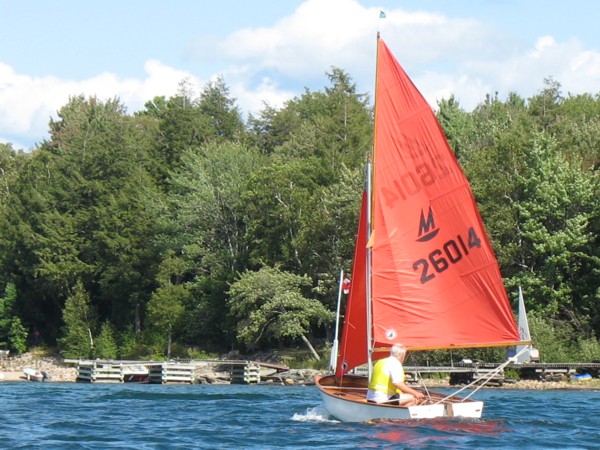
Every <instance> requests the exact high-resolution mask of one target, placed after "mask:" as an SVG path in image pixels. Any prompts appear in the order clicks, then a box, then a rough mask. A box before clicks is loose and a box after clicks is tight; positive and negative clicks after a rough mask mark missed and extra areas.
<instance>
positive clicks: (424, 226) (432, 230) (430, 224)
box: [417, 206, 440, 242]
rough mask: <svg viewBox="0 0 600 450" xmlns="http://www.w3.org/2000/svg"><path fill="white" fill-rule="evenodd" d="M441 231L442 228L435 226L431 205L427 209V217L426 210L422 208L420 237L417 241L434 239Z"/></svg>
mask: <svg viewBox="0 0 600 450" xmlns="http://www.w3.org/2000/svg"><path fill="white" fill-rule="evenodd" d="M439 231H440V229H439V228H436V227H435V220H434V218H433V211H431V206H430V207H429V211H427V217H425V212H424V211H423V210H421V222H420V223H419V237H418V239H417V241H418V242H427V241H429V240H431V239H433V238H434V237H435V236H436V235H437V234H438V233H439Z"/></svg>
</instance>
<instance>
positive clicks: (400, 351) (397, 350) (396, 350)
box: [390, 344, 406, 358]
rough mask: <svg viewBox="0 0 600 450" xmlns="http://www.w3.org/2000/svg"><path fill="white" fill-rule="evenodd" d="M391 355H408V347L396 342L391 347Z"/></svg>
mask: <svg viewBox="0 0 600 450" xmlns="http://www.w3.org/2000/svg"><path fill="white" fill-rule="evenodd" d="M390 355H391V356H395V357H396V358H398V357H401V356H404V355H406V347H405V346H404V345H402V344H394V345H392V348H391V349H390Z"/></svg>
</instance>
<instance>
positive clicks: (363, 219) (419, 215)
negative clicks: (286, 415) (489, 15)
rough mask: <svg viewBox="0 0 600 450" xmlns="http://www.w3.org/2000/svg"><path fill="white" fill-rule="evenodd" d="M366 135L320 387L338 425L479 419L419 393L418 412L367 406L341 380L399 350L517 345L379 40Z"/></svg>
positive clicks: (464, 184)
mask: <svg viewBox="0 0 600 450" xmlns="http://www.w3.org/2000/svg"><path fill="white" fill-rule="evenodd" d="M373 134H374V146H373V147H374V154H373V157H372V164H369V170H368V174H367V189H366V192H365V193H364V194H363V202H362V207H361V213H360V218H359V227H358V236H357V242H356V249H355V254H354V263H353V269H352V285H351V288H350V292H349V294H348V301H347V305H346V312H345V317H344V326H343V329H342V338H341V342H340V348H339V351H338V352H337V355H338V357H337V363H336V368H335V373H334V374H333V375H328V376H324V377H316V378H315V382H316V385H317V387H318V388H319V390H320V393H321V397H322V399H323V402H324V404H325V407H326V408H327V410H328V411H329V413H330V414H331V415H332V416H334V417H336V418H337V419H339V420H342V421H348V422H360V421H365V420H372V419H422V418H436V417H470V418H478V417H481V415H482V412H483V402H480V401H474V400H471V399H470V398H469V397H470V395H469V396H467V397H458V396H457V395H451V396H445V395H443V394H439V393H433V392H428V391H424V394H425V400H424V402H422V404H419V405H416V406H405V407H403V406H397V405H393V404H391V403H386V404H381V403H372V402H368V401H367V399H366V392H367V388H368V377H360V376H355V375H349V374H348V373H349V372H350V371H351V370H352V369H354V368H356V367H358V366H361V365H364V364H367V367H368V369H369V375H371V368H372V367H371V366H372V361H373V360H378V359H382V358H384V357H387V356H388V354H389V350H390V347H392V345H393V344H395V343H401V344H403V345H404V346H406V348H408V349H409V350H413V351H414V350H433V349H458V348H473V347H493V346H512V345H516V344H518V343H522V342H520V338H519V332H518V331H517V326H516V324H515V320H514V317H513V313H512V310H511V307H510V302H509V300H508V296H507V295H506V291H505V289H504V285H503V282H502V277H501V274H500V269H499V267H498V262H497V260H496V257H495V255H494V252H493V250H492V247H491V244H490V242H489V239H488V237H487V234H486V231H485V228H484V226H483V222H482V220H481V217H480V215H479V211H478V210H477V207H476V203H475V200H474V198H473V194H472V192H471V189H470V187H469V183H468V181H467V179H466V177H465V175H464V174H463V172H462V170H461V168H460V166H459V164H458V162H457V160H456V157H455V156H454V153H453V152H452V150H451V148H450V146H449V145H448V142H447V140H446V138H445V136H444V134H443V131H442V129H441V127H440V125H439V124H438V122H437V120H436V118H435V115H434V113H433V111H432V109H431V107H430V106H429V105H428V103H427V102H426V101H425V99H424V98H423V96H422V95H421V94H420V93H419V91H418V90H417V88H416V87H415V86H414V84H413V83H412V81H411V80H410V78H409V77H408V76H407V75H406V73H405V72H404V70H403V69H402V67H401V66H400V64H399V63H398V62H397V61H396V59H395V58H394V56H393V55H392V53H391V52H390V50H389V49H388V47H387V45H386V44H385V43H384V42H383V40H381V39H380V38H379V36H378V38H377V74H376V87H375V129H374V133H373ZM506 364H508V362H507V363H506ZM502 367H503V365H502V366H500V368H502ZM461 391H462V390H461ZM459 392H460V391H459ZM459 392H457V393H459ZM471 394H472V393H471Z"/></svg>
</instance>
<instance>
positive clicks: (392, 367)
mask: <svg viewBox="0 0 600 450" xmlns="http://www.w3.org/2000/svg"><path fill="white" fill-rule="evenodd" d="M394 383H404V369H403V368H402V363H401V362H400V361H399V360H398V358H396V357H395V356H388V357H387V358H384V359H380V360H379V361H377V362H376V363H375V365H374V366H373V375H372V376H371V380H370V381H369V389H370V390H373V391H379V392H385V393H386V394H387V395H388V396H390V397H391V396H392V395H395V394H396V393H398V392H400V391H399V390H398V389H397V388H396V386H394Z"/></svg>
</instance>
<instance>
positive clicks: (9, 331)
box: [0, 283, 29, 354]
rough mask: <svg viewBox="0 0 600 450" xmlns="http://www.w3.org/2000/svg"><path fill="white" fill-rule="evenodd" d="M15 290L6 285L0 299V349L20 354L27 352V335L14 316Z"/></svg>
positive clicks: (10, 284)
mask: <svg viewBox="0 0 600 450" xmlns="http://www.w3.org/2000/svg"><path fill="white" fill-rule="evenodd" d="M16 300H17V288H16V287H15V285H14V283H8V284H7V285H6V289H5V290H4V296H3V297H1V298H0V347H3V348H7V349H8V350H11V351H12V352H13V353H16V354H21V353H24V352H25V350H27V337H28V335H29V333H28V332H27V329H26V328H25V327H24V326H23V323H22V322H21V319H20V318H19V317H18V316H17V315H16V309H15V306H16Z"/></svg>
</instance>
